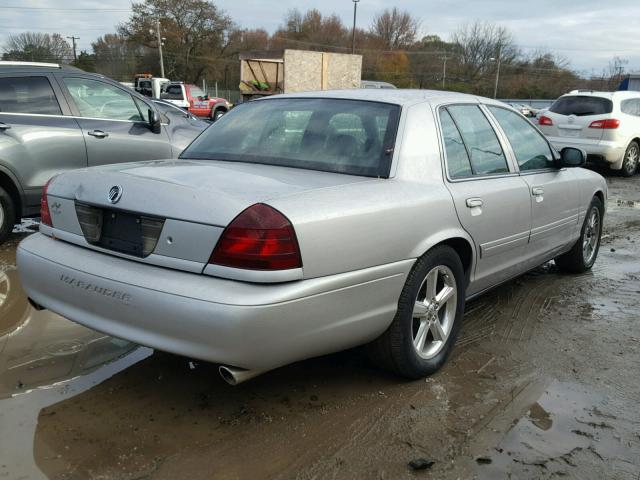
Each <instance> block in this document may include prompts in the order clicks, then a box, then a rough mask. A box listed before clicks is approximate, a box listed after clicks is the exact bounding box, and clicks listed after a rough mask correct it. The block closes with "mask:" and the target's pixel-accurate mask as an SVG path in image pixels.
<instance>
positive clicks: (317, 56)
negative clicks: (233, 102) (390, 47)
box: [240, 49, 362, 101]
mask: <svg viewBox="0 0 640 480" xmlns="http://www.w3.org/2000/svg"><path fill="white" fill-rule="evenodd" d="M361 76H362V56H361V55H350V54H343V53H329V52H312V51H306V50H289V49H286V50H278V51H251V52H244V53H241V54H240V91H241V93H242V99H243V101H246V100H250V99H251V98H254V97H262V96H265V95H274V94H277V93H295V92H309V91H316V90H335V89H344V88H360V78H361Z"/></svg>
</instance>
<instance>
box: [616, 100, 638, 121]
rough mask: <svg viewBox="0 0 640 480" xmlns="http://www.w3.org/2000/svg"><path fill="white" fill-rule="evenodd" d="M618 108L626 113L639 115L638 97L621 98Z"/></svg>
mask: <svg viewBox="0 0 640 480" xmlns="http://www.w3.org/2000/svg"><path fill="white" fill-rule="evenodd" d="M620 110H621V111H622V113H626V114H627V115H635V116H636V117H639V116H640V99H636V98H631V99H629V100H623V101H622V103H621V104H620Z"/></svg>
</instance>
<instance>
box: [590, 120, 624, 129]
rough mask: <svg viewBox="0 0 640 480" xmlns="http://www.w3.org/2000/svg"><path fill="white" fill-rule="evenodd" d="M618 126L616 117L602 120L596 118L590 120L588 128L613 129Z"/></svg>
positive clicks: (618, 121)
mask: <svg viewBox="0 0 640 480" xmlns="http://www.w3.org/2000/svg"><path fill="white" fill-rule="evenodd" d="M619 126H620V120H618V119H617V118H607V119H604V120H596V121H594V122H591V125H589V128H606V129H615V128H618V127H619Z"/></svg>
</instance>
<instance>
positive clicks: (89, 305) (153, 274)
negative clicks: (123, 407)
mask: <svg viewBox="0 0 640 480" xmlns="http://www.w3.org/2000/svg"><path fill="white" fill-rule="evenodd" d="M17 257H18V258H17V261H18V271H19V273H20V276H21V279H22V283H23V285H24V288H25V290H26V292H27V294H28V295H29V297H31V298H32V299H33V300H34V301H35V302H37V303H39V304H40V305H42V306H44V307H46V308H48V309H50V310H52V311H54V312H56V313H58V314H60V315H62V316H64V317H66V318H69V319H70V320H73V321H75V322H77V323H80V324H83V325H86V326H88V327H90V328H93V329H95V330H98V331H101V332H104V333H107V334H109V335H112V336H115V337H119V338H123V339H127V340H130V341H133V342H136V343H139V344H141V345H146V346H150V347H153V348H157V349H159V350H163V351H168V352H172V353H176V354H179V355H185V356H189V357H192V358H198V359H202V360H207V361H212V362H216V363H223V364H227V365H232V366H236V367H242V368H247V369H269V368H275V367H278V366H280V365H284V364H287V363H291V362H294V361H297V360H301V359H305V358H309V357H313V356H317V355H322V354H326V353H331V352H335V351H339V350H343V349H346V348H350V347H353V346H356V345H360V344H363V343H366V342H368V341H370V340H372V339H374V338H376V337H377V336H378V335H380V334H381V333H382V332H383V331H384V330H385V329H386V328H387V327H388V325H389V323H390V322H391V320H392V318H393V315H394V314H395V311H396V308H397V301H398V297H399V295H400V291H401V289H402V286H403V284H404V281H405V278H406V275H407V274H408V272H409V270H410V268H411V266H412V264H413V260H406V261H403V262H398V263H393V264H389V265H383V266H378V267H372V268H369V269H365V270H359V271H356V272H348V273H343V274H339V275H333V276H330V277H322V278H317V279H310V280H302V281H297V282H289V283H283V284H270V285H265V284H250V283H244V282H236V281H231V280H223V279H220V278H212V277H208V276H206V275H200V274H194V273H187V272H180V271H176V270H170V269H165V268H161V267H155V266H151V265H145V264H140V263H137V262H132V261H128V260H124V259H120V258H116V257H113V256H110V255H106V254H103V253H99V252H95V251H91V250H88V249H85V248H82V247H78V246H75V245H71V244H68V243H65V242H62V241H59V240H54V239H51V238H49V237H47V236H45V235H42V234H34V235H31V236H30V237H28V238H26V239H25V240H23V241H22V243H21V244H20V245H19V247H18V252H17Z"/></svg>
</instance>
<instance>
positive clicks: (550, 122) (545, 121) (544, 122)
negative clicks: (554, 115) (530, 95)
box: [538, 115, 553, 127]
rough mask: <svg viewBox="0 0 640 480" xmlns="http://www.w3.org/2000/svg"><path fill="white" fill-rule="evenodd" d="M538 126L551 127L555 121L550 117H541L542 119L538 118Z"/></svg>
mask: <svg viewBox="0 0 640 480" xmlns="http://www.w3.org/2000/svg"><path fill="white" fill-rule="evenodd" d="M538 125H547V126H549V127H550V126H551V125H553V120H551V119H550V118H549V117H545V116H544V115H541V116H540V118H538Z"/></svg>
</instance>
